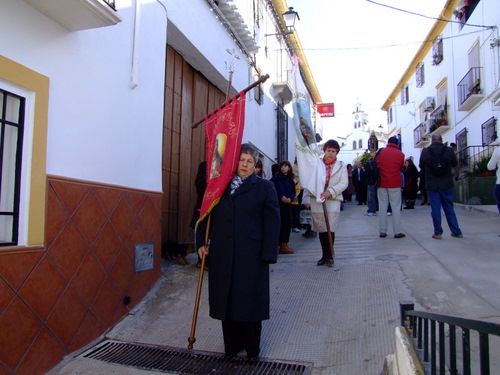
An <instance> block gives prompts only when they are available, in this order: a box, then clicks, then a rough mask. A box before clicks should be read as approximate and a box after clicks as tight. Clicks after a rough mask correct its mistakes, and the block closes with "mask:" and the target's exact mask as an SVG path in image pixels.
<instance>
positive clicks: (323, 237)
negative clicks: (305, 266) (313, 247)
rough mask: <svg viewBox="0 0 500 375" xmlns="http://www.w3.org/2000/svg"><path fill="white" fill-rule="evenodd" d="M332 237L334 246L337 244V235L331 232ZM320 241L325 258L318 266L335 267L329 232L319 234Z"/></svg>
mask: <svg viewBox="0 0 500 375" xmlns="http://www.w3.org/2000/svg"><path fill="white" fill-rule="evenodd" d="M330 233H331V235H332V246H333V244H334V243H335V233H334V232H330ZM319 241H320V243H321V250H322V252H323V257H322V258H321V259H320V260H319V261H318V263H317V264H318V266H322V265H323V264H327V265H328V266H331V265H333V257H332V252H331V250H330V241H329V239H328V232H321V233H319Z"/></svg>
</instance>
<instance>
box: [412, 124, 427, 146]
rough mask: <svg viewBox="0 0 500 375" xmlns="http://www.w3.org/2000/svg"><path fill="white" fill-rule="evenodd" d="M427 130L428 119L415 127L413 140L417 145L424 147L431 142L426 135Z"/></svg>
mask: <svg viewBox="0 0 500 375" xmlns="http://www.w3.org/2000/svg"><path fill="white" fill-rule="evenodd" d="M427 130H428V129H427V124H426V121H424V122H422V123H420V124H419V125H418V126H417V127H416V128H415V129H413V140H414V145H415V146H418V147H424V146H426V145H427V144H428V143H429V142H428V138H427V137H426V134H427Z"/></svg>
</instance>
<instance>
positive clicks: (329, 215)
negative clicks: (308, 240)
mask: <svg viewBox="0 0 500 375" xmlns="http://www.w3.org/2000/svg"><path fill="white" fill-rule="evenodd" d="M339 150H340V146H339V144H338V142H337V141H335V140H333V139H330V140H328V141H327V142H326V143H325V144H324V146H323V151H324V156H323V158H322V159H320V160H321V161H320V165H319V167H318V172H319V173H317V176H316V178H317V179H318V181H317V184H316V185H317V186H324V189H323V191H322V192H321V193H320V196H319V198H320V202H318V200H317V197H315V196H314V195H313V194H312V193H311V192H309V193H308V195H307V197H306V198H305V199H304V200H303V201H302V202H303V203H304V204H305V205H306V207H308V206H310V208H311V214H312V230H313V231H315V232H318V233H319V240H320V243H321V250H322V256H321V259H320V260H318V262H317V265H318V266H322V265H326V266H328V267H332V266H333V263H334V261H333V258H334V254H335V252H334V248H333V244H334V242H335V231H336V230H337V227H338V223H339V219H340V206H341V204H342V201H343V197H342V193H343V192H344V190H345V189H346V188H347V185H348V178H347V169H346V168H345V166H344V163H343V162H342V161H340V160H337V155H338V153H339ZM319 180H321V181H319ZM311 198H313V199H311Z"/></svg>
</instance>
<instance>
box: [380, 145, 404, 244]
mask: <svg viewBox="0 0 500 375" xmlns="http://www.w3.org/2000/svg"><path fill="white" fill-rule="evenodd" d="M375 162H376V163H377V166H378V170H379V174H380V186H379V188H378V189H377V198H378V204H379V212H380V213H381V214H380V215H379V221H378V223H379V232H380V234H379V236H380V237H382V238H384V237H387V215H383V214H384V213H385V212H387V207H388V206H389V203H390V204H391V207H392V227H393V229H394V238H403V237H406V235H405V234H404V233H403V232H402V231H401V185H402V178H401V172H402V170H403V167H404V163H405V154H403V153H402V152H401V151H400V150H399V148H398V138H397V137H391V138H389V141H388V143H387V147H385V148H383V149H382V150H380V153H379V154H378V156H377V157H376V158H375Z"/></svg>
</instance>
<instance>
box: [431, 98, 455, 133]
mask: <svg viewBox="0 0 500 375" xmlns="http://www.w3.org/2000/svg"><path fill="white" fill-rule="evenodd" d="M429 117H430V121H431V122H432V124H431V126H429V128H428V130H429V133H428V134H429V136H432V135H433V134H443V133H445V132H447V131H448V130H450V126H449V125H448V106H447V105H445V104H441V105H440V106H439V107H437V108H436V109H435V110H434V111H432V112H431V113H430V115H429Z"/></svg>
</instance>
